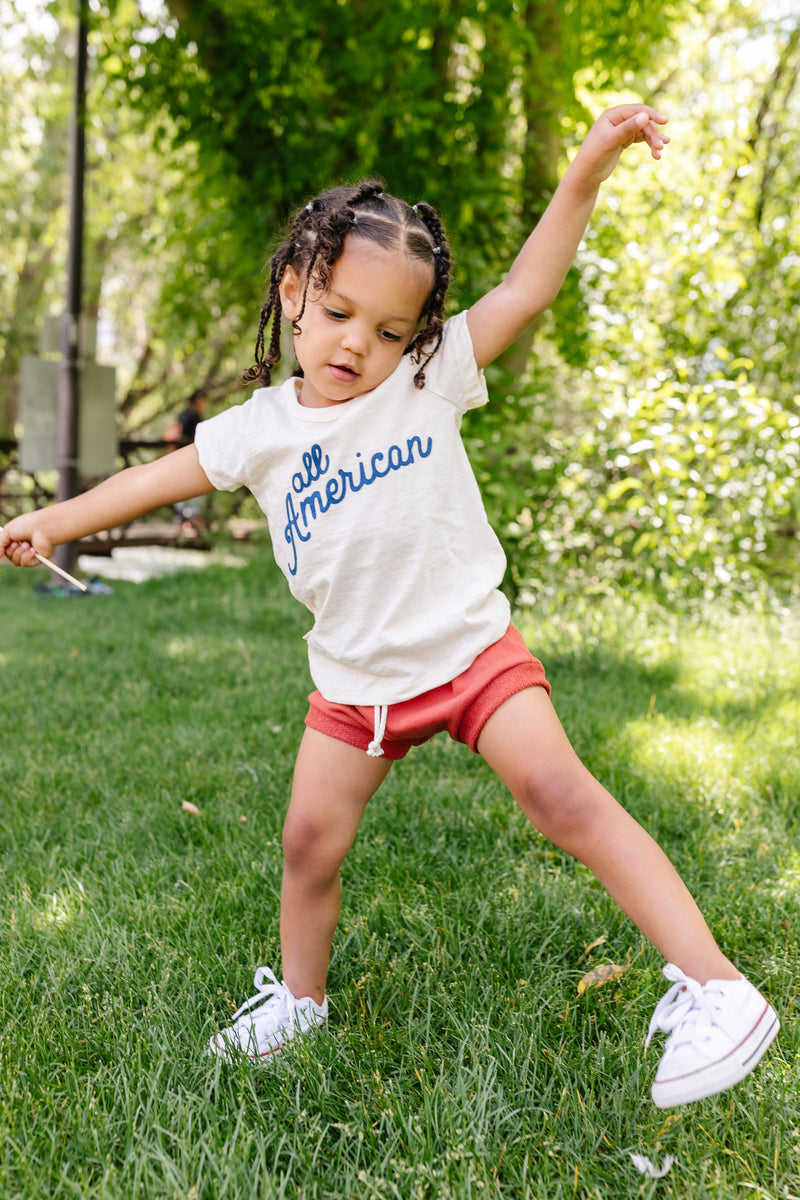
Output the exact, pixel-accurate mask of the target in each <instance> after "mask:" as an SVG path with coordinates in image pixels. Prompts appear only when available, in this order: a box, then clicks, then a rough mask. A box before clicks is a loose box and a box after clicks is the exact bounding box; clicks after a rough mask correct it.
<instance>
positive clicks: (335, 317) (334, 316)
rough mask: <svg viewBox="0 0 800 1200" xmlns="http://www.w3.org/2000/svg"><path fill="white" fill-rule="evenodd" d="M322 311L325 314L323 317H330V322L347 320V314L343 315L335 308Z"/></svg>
mask: <svg viewBox="0 0 800 1200" xmlns="http://www.w3.org/2000/svg"><path fill="white" fill-rule="evenodd" d="M323 311H324V313H325V316H326V317H330V319H331V320H332V321H346V320H347V314H346V313H343V312H337V310H336V309H335V308H326V309H324V310H323Z"/></svg>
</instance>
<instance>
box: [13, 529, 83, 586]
mask: <svg viewBox="0 0 800 1200" xmlns="http://www.w3.org/2000/svg"><path fill="white" fill-rule="evenodd" d="M2 532H3V526H2V525H0V533H2ZM31 549H33V547H31ZM33 553H34V554H35V555H36V559H37V561H38V562H40V563H42V564H43V565H44V566H45V567H49V568H50V570H51V571H55V573H56V575H60V576H61V577H62V579H66V580H68V581H69V582H70V583H74V584H75V587H76V588H80V590H81V591H82V592H88V590H89V589H88V588H87V586H86V584H85V583H81V581H80V579H75V578H74V577H73V576H72V575H70V574H69V572H68V571H63V570H62V569H61V567H59V566H58V565H57V564H56V563H54V562H51V560H50V559H49V558H45V556H44V555H43V554H40V553H39V551H38V550H34V551H33Z"/></svg>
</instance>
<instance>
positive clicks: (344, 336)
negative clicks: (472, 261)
mask: <svg viewBox="0 0 800 1200" xmlns="http://www.w3.org/2000/svg"><path fill="white" fill-rule="evenodd" d="M432 287H433V272H432V271H431V270H429V269H428V268H426V267H425V266H424V265H423V264H421V263H417V262H415V261H414V260H413V259H410V258H408V257H407V256H406V255H405V254H403V253H401V252H400V251H396V250H384V249H383V248H382V247H381V246H377V245H376V244H375V243H374V242H369V241H367V240H366V239H364V238H359V237H353V236H350V237H348V238H347V241H346V242H345V246H344V250H343V252H342V255H341V257H340V258H338V259H337V261H336V263H335V264H334V268H333V272H332V275H331V286H330V290H329V291H327V292H325V293H323V292H321V291H320V290H319V289H318V288H315V287H314V285H313V282H312V283H311V284H310V286H309V289H308V296H307V298H306V307H305V312H304V313H303V316H302V318H301V320H300V333H299V335H298V334H295V353H296V354H297V361H298V362H299V363H300V366H301V367H302V368H303V380H302V384H301V388H300V403H301V404H303V405H305V406H306V407H307V408H328V407H330V406H331V405H335V404H342V403H344V402H346V401H347V400H353V399H355V397H356V396H361V395H363V394H364V393H365V392H371V391H372V390H373V388H376V387H377V386H378V384H379V383H383V381H384V379H388V377H389V376H390V375H391V373H392V371H394V369H395V367H396V366H397V364H398V363H399V362H400V359H401V358H402V356H403V351H404V350H405V348H406V346H407V345H408V343H409V342H410V341H411V339H412V337H413V336H414V333H415V331H416V328H417V322H418V321H419V318H420V314H421V313H422V309H423V306H424V304H425V301H426V300H427V299H428V295H429V294H430V290H431V288H432ZM280 290H281V304H282V305H283V311H284V312H285V313H286V315H287V317H288V318H289V319H290V320H293V319H294V317H295V316H296V314H297V313H298V312H299V311H300V308H301V305H302V294H303V283H302V280H301V279H300V277H299V276H298V274H297V272H296V271H295V270H294V268H293V267H287V268H286V272H285V274H284V277H283V280H282V282H281V289H280Z"/></svg>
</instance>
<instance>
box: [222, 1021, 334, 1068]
mask: <svg viewBox="0 0 800 1200" xmlns="http://www.w3.org/2000/svg"><path fill="white" fill-rule="evenodd" d="M326 1024H327V1022H322V1023H321V1024H319V1025H311V1026H310V1027H309V1028H308V1029H301V1030H298V1031H297V1033H296V1034H294V1036H293V1037H290V1038H287V1039H286V1041H285V1042H281V1044H280V1045H279V1046H272V1047H270V1049H269V1050H264V1051H263V1053H259V1054H251V1053H250V1052H249V1051H248V1050H245V1049H244V1048H243V1047H242V1046H241V1045H240V1044H234V1043H233V1042H231V1043H230V1044H229V1043H227V1042H226V1041H224V1040H221V1041H220V1040H218V1039H219V1038H220V1035H219V1034H218V1033H215V1034H214V1036H213V1037H212V1038H209V1042H208V1045H207V1046H206V1048H205V1051H204V1054H205V1056H206V1057H210V1056H211V1055H212V1054H214V1055H216V1057H217V1058H221V1059H222V1061H223V1062H226V1063H236V1062H241V1061H242V1059H246V1060H247V1062H251V1063H255V1064H259V1063H266V1062H270V1061H271V1060H272V1059H275V1058H278V1057H279V1055H280V1054H281V1053H282V1052H283V1051H284V1050H285V1049H286V1047H287V1046H290V1045H291V1043H292V1042H293V1041H294V1039H295V1037H298V1036H299V1037H306V1036H307V1035H308V1034H314V1033H319V1032H321V1031H322V1030H323V1029H324V1028H325V1026H326Z"/></svg>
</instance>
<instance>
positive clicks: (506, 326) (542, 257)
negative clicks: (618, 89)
mask: <svg viewBox="0 0 800 1200" xmlns="http://www.w3.org/2000/svg"><path fill="white" fill-rule="evenodd" d="M666 121H667V118H666V117H663V116H662V115H661V113H659V112H657V111H656V109H654V108H651V107H650V106H649V105H647V104H621V105H619V106H618V107H617V108H609V109H608V110H607V111H606V112H604V113H603V114H602V116H601V117H599V118H598V119H597V121H595V123H594V125H593V126H592V128H591V129H590V130H589V132H588V134H587V135H586V139H585V141H584V142H583V144H582V146H581V148H580V150H579V151H578V153H577V154H576V155H575V158H574V159H573V160H572V163H571V164H570V166H569V169H568V170H567V171H566V173H565V174H564V177H563V178H562V180H561V182H560V183H559V185H558V187H557V189H556V191H555V194H554V196H553V198H552V200H551V201H550V203H549V204H548V206H547V209H546V210H545V213H544V215H543V216H542V219H541V220H540V221H539V223H538V225H537V226H536V228H535V229H534V231H533V233H532V234H531V235H530V237H529V238H528V240H527V241H526V242H525V245H524V246H523V247H522V249H521V250H520V252H519V254H518V255H517V257H516V258H515V259H514V262H513V263H512V265H511V269H510V270H509V272H508V275H507V276H506V277H505V279H504V280H503V282H502V283H501V284H499V285H498V286H497V287H496V288H493V289H492V291H491V292H487V294H486V295H485V296H483V297H482V298H481V299H480V300H478V301H477V303H476V304H474V305H473V306H472V308H471V309H470V310H469V313H468V314H467V323H468V325H469V331H470V335H471V337H472V343H473V346H474V347H475V358H476V360H477V363H478V366H479V367H485V366H486V365H487V364H488V363H490V362H492V361H493V360H494V359H495V358H497V356H498V355H499V354H502V352H503V351H504V350H506V349H507V348H508V347H509V346H510V345H511V343H512V342H513V341H515V339H516V338H518V337H519V335H520V334H521V333H522V331H523V330H524V329H526V328H527V326H528V325H530V323H531V321H533V320H534V318H535V317H538V315H539V314H540V313H541V312H544V310H545V309H546V308H547V307H548V305H550V304H552V302H553V300H554V299H555V297H556V295H557V294H558V291H559V288H560V287H561V284H562V283H563V282H564V277H565V276H566V274H567V271H568V270H569V267H570V263H571V262H572V260H573V258H574V257H575V253H576V251H577V249H578V246H579V245H580V242H581V238H582V237H583V234H584V232H585V230H586V226H587V225H588V223H589V217H590V216H591V214H592V209H593V208H594V205H595V201H596V200H597V193H598V191H599V190H600V184H601V183H602V182H603V180H604V179H607V178H608V176H609V175H610V174H611V172H612V171H613V170H614V168H615V167H616V165H617V162H618V161H619V157H620V155H621V154H622V151H623V150H624V149H625V147H626V146H630V145H632V144H633V143H634V142H647V144H648V146H649V147H650V153H651V154H652V156H653V158H660V157H661V151H662V150H663V148H664V146H665V145H666V144H667V142H668V141H669V138H668V137H667V136H666V134H663V133H662V132H661V130H660V129H658V126H659V125H664V124H666Z"/></svg>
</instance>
